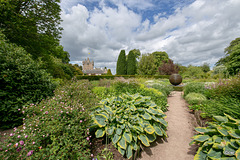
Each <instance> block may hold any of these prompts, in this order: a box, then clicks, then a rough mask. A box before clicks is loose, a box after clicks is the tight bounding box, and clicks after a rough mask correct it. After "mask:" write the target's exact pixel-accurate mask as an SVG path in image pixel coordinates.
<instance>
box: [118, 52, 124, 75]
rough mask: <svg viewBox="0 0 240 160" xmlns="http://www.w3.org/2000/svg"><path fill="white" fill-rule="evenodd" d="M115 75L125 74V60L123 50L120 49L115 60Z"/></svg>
mask: <svg viewBox="0 0 240 160" xmlns="http://www.w3.org/2000/svg"><path fill="white" fill-rule="evenodd" d="M116 69H117V71H116V72H117V75H126V74H127V61H126V54H125V50H121V52H120V54H119V56H118V60H117V68H116Z"/></svg>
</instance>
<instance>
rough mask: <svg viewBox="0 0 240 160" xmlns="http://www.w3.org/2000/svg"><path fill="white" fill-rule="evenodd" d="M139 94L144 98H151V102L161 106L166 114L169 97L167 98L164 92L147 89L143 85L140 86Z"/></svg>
mask: <svg viewBox="0 0 240 160" xmlns="http://www.w3.org/2000/svg"><path fill="white" fill-rule="evenodd" d="M138 93H139V94H141V95H143V96H150V97H151V100H152V101H154V102H155V103H156V104H157V105H158V106H160V107H161V109H162V110H163V111H164V112H166V111H167V96H165V95H164V94H163V93H162V92H160V91H158V90H157V89H154V88H147V87H145V86H144V85H143V84H140V87H139V89H138Z"/></svg>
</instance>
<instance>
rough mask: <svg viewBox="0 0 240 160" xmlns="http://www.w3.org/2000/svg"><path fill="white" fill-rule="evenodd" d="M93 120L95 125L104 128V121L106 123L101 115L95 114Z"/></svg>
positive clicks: (105, 118) (104, 117)
mask: <svg viewBox="0 0 240 160" xmlns="http://www.w3.org/2000/svg"><path fill="white" fill-rule="evenodd" d="M94 117H95V119H94V122H95V123H96V124H98V126H99V127H104V126H106V121H107V117H106V116H105V115H103V114H96V115H94Z"/></svg>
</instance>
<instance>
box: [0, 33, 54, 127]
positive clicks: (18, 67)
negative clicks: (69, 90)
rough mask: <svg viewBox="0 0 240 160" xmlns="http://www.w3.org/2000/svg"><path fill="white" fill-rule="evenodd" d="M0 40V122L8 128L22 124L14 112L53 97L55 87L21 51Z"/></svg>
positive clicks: (48, 76)
mask: <svg viewBox="0 0 240 160" xmlns="http://www.w3.org/2000/svg"><path fill="white" fill-rule="evenodd" d="M0 38H1V39H0V106H1V107H0V123H1V128H11V127H14V126H16V125H20V124H22V118H23V115H22V114H21V112H19V111H18V109H21V108H22V107H23V106H24V105H26V104H29V103H35V102H38V101H40V100H42V99H44V98H46V97H47V96H50V95H53V90H54V89H55V87H56V84H54V83H53V81H52V80H51V76H50V75H49V74H48V73H46V72H45V71H44V70H42V69H40V66H39V64H37V63H36V62H35V61H33V60H32V58H31V56H30V55H29V54H28V53H27V52H26V51H25V50H24V49H23V48H21V47H18V46H17V45H15V44H11V43H7V42H6V40H5V39H4V36H3V35H2V34H1V33H0Z"/></svg>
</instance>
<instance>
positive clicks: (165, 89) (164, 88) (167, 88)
mask: <svg viewBox="0 0 240 160" xmlns="http://www.w3.org/2000/svg"><path fill="white" fill-rule="evenodd" d="M146 85H147V86H150V87H152V88H154V89H157V90H159V91H160V92H162V93H163V94H164V95H165V96H166V97H167V96H168V95H169V94H170V93H171V92H172V91H173V87H172V86H171V85H170V84H164V83H161V82H154V83H149V82H148V83H147V84H146Z"/></svg>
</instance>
